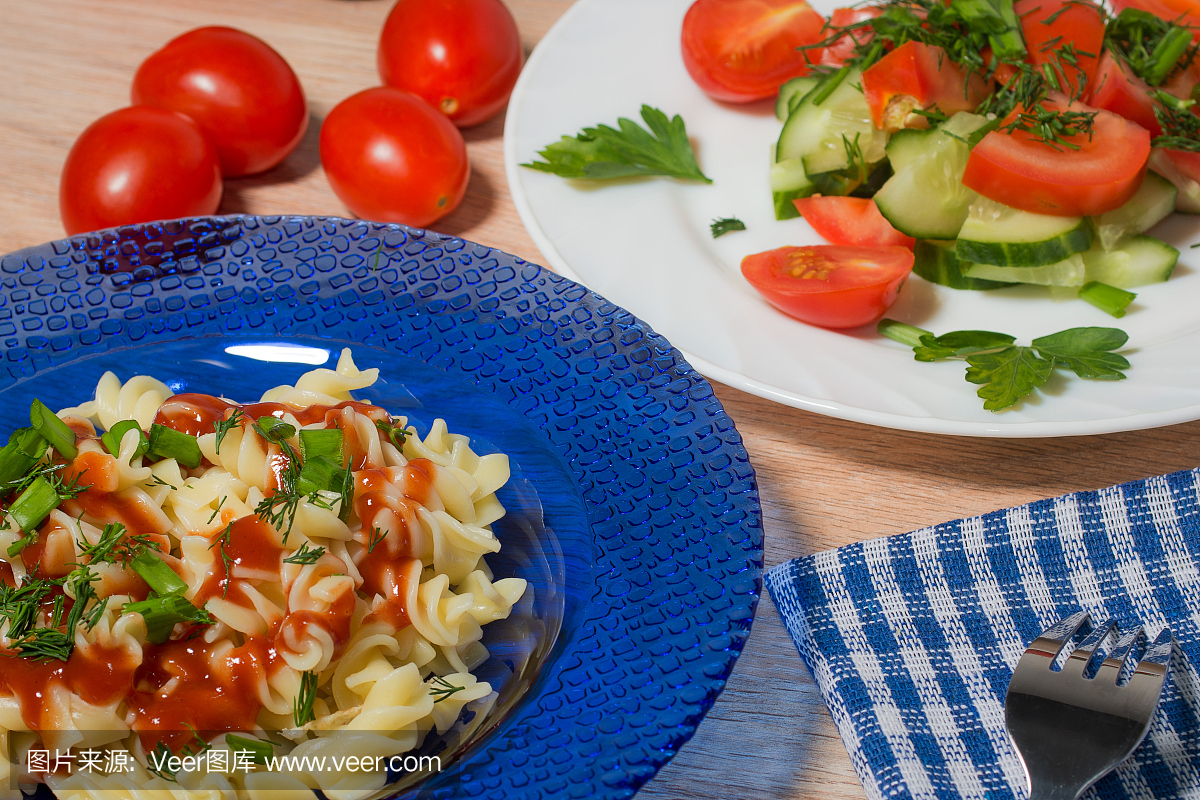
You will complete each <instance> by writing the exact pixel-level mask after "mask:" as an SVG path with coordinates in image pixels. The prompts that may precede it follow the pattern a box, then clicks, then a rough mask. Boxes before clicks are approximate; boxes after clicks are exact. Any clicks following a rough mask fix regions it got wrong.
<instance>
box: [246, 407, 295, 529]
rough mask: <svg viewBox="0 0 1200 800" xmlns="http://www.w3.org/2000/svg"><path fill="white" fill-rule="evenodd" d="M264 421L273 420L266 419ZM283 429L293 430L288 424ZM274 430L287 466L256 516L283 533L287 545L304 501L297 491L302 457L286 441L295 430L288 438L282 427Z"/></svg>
mask: <svg viewBox="0 0 1200 800" xmlns="http://www.w3.org/2000/svg"><path fill="white" fill-rule="evenodd" d="M264 419H272V418H270V417H265V418H264ZM259 422H262V420H259ZM256 424H257V423H256ZM283 427H287V428H292V426H291V425H287V424H286V423H284V425H283ZM274 430H275V431H276V434H277V435H280V438H279V441H278V444H279V446H280V448H282V450H283V451H284V452H285V453H286V454H287V465H286V466H285V467H284V469H283V472H282V473H281V474H280V476H279V483H280V486H279V488H277V489H276V490H275V491H274V493H272V495H271V496H270V497H264V498H263V499H262V500H260V501H259V503H258V505H256V506H255V507H254V514H255V516H257V517H258V518H259V519H261V520H262V521H263V522H266V523H267V524H268V525H270V526H271V527H273V528H274V529H275V530H277V531H282V532H283V543H284V544H287V540H288V537H289V536H291V535H292V526H293V525H295V524H296V513H297V512H298V511H299V510H300V501H301V500H302V499H303V498H302V497H301V494H300V492H299V491H298V490H297V489H296V481H297V479H298V478H299V477H300V456H299V455H298V454H297V453H296V451H295V450H293V449H292V446H291V445H290V444H288V442H287V441H286V440H287V439H289V438H291V436H294V435H295V429H294V428H292V432H291V433H290V434H288V435H287V436H282V434H283V433H286V431H281V430H280V426H276V428H275V429H274Z"/></svg>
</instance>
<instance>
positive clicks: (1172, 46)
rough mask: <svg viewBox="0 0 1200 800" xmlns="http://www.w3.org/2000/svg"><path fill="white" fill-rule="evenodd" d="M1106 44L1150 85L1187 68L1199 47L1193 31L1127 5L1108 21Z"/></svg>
mask: <svg viewBox="0 0 1200 800" xmlns="http://www.w3.org/2000/svg"><path fill="white" fill-rule="evenodd" d="M1104 46H1105V47H1107V48H1108V50H1109V52H1111V53H1112V54H1113V57H1114V58H1116V59H1117V60H1119V61H1121V62H1122V63H1123V64H1124V65H1125V66H1126V68H1128V69H1129V71H1130V72H1132V73H1133V74H1134V75H1137V76H1138V77H1139V78H1141V79H1142V80H1144V81H1145V82H1146V83H1148V84H1150V85H1151V86H1161V85H1162V83H1163V81H1165V80H1166V79H1167V78H1168V77H1169V76H1170V75H1171V74H1172V73H1174V72H1176V71H1177V70H1180V69H1187V67H1188V66H1189V65H1190V64H1191V63H1192V60H1193V59H1195V57H1196V49H1197V45H1196V44H1194V43H1193V42H1192V31H1191V30H1189V29H1188V28H1185V27H1183V26H1180V25H1175V24H1173V23H1171V22H1168V21H1167V20H1165V19H1161V18H1160V17H1158V16H1156V15H1154V14H1151V13H1148V12H1146V11H1142V10H1141V9H1137V8H1126V9H1124V10H1122V11H1121V13H1120V14H1118V15H1117V16H1115V17H1113V18H1111V19H1110V20H1109V21H1108V25H1107V26H1106V27H1105V30H1104Z"/></svg>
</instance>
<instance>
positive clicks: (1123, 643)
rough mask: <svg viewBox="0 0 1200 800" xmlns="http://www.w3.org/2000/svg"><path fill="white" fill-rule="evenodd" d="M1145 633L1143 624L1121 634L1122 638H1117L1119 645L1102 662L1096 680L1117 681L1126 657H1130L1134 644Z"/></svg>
mask: <svg viewBox="0 0 1200 800" xmlns="http://www.w3.org/2000/svg"><path fill="white" fill-rule="evenodd" d="M1144 635H1145V633H1144V632H1143V631H1142V626H1141V625H1138V626H1137V627H1136V628H1131V629H1130V630H1127V631H1125V632H1124V633H1122V634H1121V638H1120V639H1118V640H1117V645H1116V647H1114V648H1113V649H1112V651H1111V652H1110V653H1109V654H1108V657H1107V658H1105V659H1104V661H1103V663H1101V664H1100V668H1099V669H1098V670H1096V680H1098V681H1099V680H1107V681H1111V682H1113V683H1116V682H1117V677H1118V676H1120V674H1121V668H1122V667H1123V666H1124V664H1125V659H1126V658H1128V657H1129V653H1130V651H1131V650H1133V647H1134V645H1136V644H1137V643H1138V640H1139V639H1141V638H1142V637H1143V636H1144Z"/></svg>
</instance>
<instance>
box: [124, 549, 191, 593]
mask: <svg viewBox="0 0 1200 800" xmlns="http://www.w3.org/2000/svg"><path fill="white" fill-rule="evenodd" d="M130 566H132V567H133V571H134V572H136V573H137V574H138V575H141V576H142V580H144V581H145V582H146V583H147V585H149V587H150V588H151V589H153V590H154V592H155V594H159V595H163V596H166V595H173V594H183V593H184V592H185V591H187V584H186V583H184V582H183V578H181V577H179V575H177V574H176V572H175V570H173V569H171V568H170V567H169V566H167V564H166V562H165V561H163V560H162V559H161V558H159V557H158V554H157V553H155V552H154V551H153V550H144V551H142V553H141V554H139V555H138V557H137V558H135V559H133V561H131V562H130Z"/></svg>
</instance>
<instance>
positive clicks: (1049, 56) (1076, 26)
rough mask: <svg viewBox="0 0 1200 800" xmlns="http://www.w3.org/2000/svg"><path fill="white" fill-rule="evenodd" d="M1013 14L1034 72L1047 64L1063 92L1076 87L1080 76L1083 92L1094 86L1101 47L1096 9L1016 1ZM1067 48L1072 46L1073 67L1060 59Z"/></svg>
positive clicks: (1058, 0) (1052, 0)
mask: <svg viewBox="0 0 1200 800" xmlns="http://www.w3.org/2000/svg"><path fill="white" fill-rule="evenodd" d="M1013 11H1015V12H1016V15H1017V18H1018V19H1019V20H1021V32H1022V33H1023V34H1024V36H1025V49H1026V50H1027V51H1028V53H1029V59H1028V60H1029V63H1030V64H1033V66H1035V67H1037V68H1038V69H1041V68H1042V65H1043V64H1049V65H1050V69H1051V70H1052V71H1053V72H1054V74H1055V75H1056V76H1057V77H1058V80H1059V81H1060V85H1061V86H1062V90H1063V92H1065V93H1072V91H1073V90H1074V89H1077V88H1078V87H1079V76H1080V74H1082V75H1083V76H1084V82H1083V88H1084V89H1085V90H1089V89H1090V88H1091V87H1092V86H1095V85H1096V84H1095V78H1096V62H1097V61H1098V60H1099V56H1100V51H1101V49H1102V48H1103V47H1104V12H1103V11H1101V10H1100V7H1099V6H1096V5H1093V4H1092V3H1090V2H1088V0H1016V2H1015V3H1014V4H1013ZM1067 45H1072V46H1073V47H1074V50H1075V62H1076V63H1075V64H1074V65H1072V64H1070V63H1068V62H1066V61H1063V59H1062V55H1061V51H1062V48H1064V47H1066V46H1067ZM1064 79H1065V82H1064Z"/></svg>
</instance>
